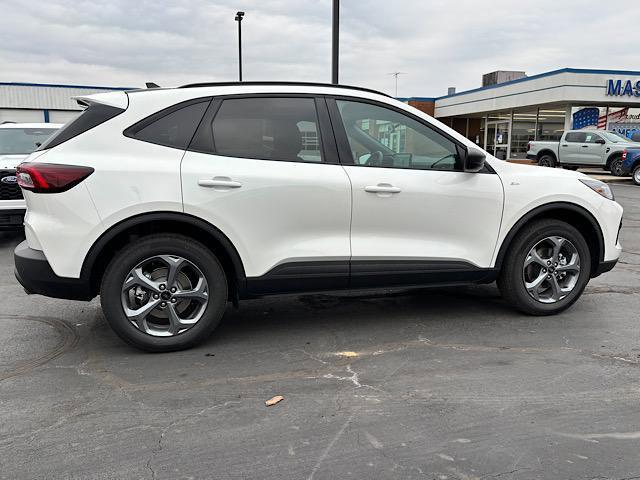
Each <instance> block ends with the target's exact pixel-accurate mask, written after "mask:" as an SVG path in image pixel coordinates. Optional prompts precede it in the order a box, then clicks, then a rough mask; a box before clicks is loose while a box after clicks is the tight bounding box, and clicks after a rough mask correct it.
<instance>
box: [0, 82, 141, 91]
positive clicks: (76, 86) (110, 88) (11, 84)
mask: <svg viewBox="0 0 640 480" xmlns="http://www.w3.org/2000/svg"><path fill="white" fill-rule="evenodd" d="M0 86H7V87H51V88H86V89H91V90H109V91H121V90H134V88H132V87H97V86H93V85H57V84H53V83H26V82H0Z"/></svg>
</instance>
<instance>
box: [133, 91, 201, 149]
mask: <svg viewBox="0 0 640 480" xmlns="http://www.w3.org/2000/svg"><path fill="white" fill-rule="evenodd" d="M212 99H213V97H212V96H207V97H198V98H191V99H189V100H185V101H183V102H179V103H176V104H174V105H171V106H169V107H166V108H163V109H162V110H158V111H157V112H154V113H152V114H151V115H149V116H147V117H145V118H143V119H142V120H138V121H137V122H136V123H134V124H133V125H130V126H129V127H127V128H125V129H124V131H123V132H122V134H123V135H124V136H125V137H129V138H132V139H134V140H137V141H139V142H145V143H151V144H153V145H160V146H162V147H167V148H174V149H176V150H181V151H185V150H186V148H180V147H176V146H175V145H167V144H166V143H160V142H152V141H151V140H143V139H141V138H138V137H137V134H138V133H139V132H140V130H142V129H143V128H145V127H148V126H149V125H151V124H152V123H154V122H156V121H158V120H160V119H162V118H164V117H166V116H167V115H171V114H172V113H174V112H176V111H178V110H181V109H183V108H185V107H188V106H190V105H195V104H197V103H206V102H209V105H207V108H205V111H204V114H203V116H202V117H201V118H200V120H198V125H196V129H195V131H194V132H193V135H192V136H191V139H190V140H189V142H188V143H187V148H188V146H189V145H190V144H191V142H192V141H193V137H194V136H195V134H196V132H197V131H198V129H199V128H200V123H201V122H202V119H203V118H204V117H205V116H206V114H207V112H208V110H209V108H210V107H211V103H212V102H211V100H212Z"/></svg>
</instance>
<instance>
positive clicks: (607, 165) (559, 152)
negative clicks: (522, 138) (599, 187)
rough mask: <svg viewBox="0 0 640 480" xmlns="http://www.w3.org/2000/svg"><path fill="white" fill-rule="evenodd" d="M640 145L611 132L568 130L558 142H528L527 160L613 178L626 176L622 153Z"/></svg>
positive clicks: (544, 165)
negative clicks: (605, 172) (591, 169)
mask: <svg viewBox="0 0 640 480" xmlns="http://www.w3.org/2000/svg"><path fill="white" fill-rule="evenodd" d="M626 148H640V143H638V142H633V141H631V140H629V139H628V138H627V137H624V136H622V135H619V134H617V133H613V132H606V131H601V130H600V131H596V130H568V131H566V132H564V133H563V134H562V137H561V138H560V141H559V142H542V141H533V142H529V145H528V146H527V158H528V159H529V160H535V161H536V162H537V163H538V165H540V166H542V167H564V168H568V169H571V170H575V169H577V168H578V167H602V168H603V169H605V170H610V171H611V173H612V174H614V175H616V176H623V175H625V172H624V168H623V166H622V152H623V151H624V150H625V149H626Z"/></svg>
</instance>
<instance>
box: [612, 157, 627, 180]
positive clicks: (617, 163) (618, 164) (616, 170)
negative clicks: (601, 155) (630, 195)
mask: <svg viewBox="0 0 640 480" xmlns="http://www.w3.org/2000/svg"><path fill="white" fill-rule="evenodd" d="M611 173H612V174H613V175H615V176H616V177H622V176H623V175H624V168H623V167H622V159H621V158H616V159H615V160H614V161H613V162H611Z"/></svg>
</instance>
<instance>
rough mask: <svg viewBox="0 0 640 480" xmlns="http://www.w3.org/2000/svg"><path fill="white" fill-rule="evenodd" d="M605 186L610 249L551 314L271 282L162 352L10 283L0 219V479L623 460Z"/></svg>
mask: <svg viewBox="0 0 640 480" xmlns="http://www.w3.org/2000/svg"><path fill="white" fill-rule="evenodd" d="M613 188H614V191H615V194H616V197H617V199H618V201H619V202H620V203H622V204H623V205H624V207H625V217H624V227H623V232H622V242H623V246H624V250H625V251H624V253H623V256H622V258H621V261H620V263H619V264H618V265H617V266H616V268H615V269H614V270H613V271H612V272H610V273H608V274H605V275H603V276H601V277H600V278H597V279H595V280H592V282H591V283H590V284H589V286H588V287H587V291H586V294H585V295H584V297H583V298H582V299H581V300H580V301H579V302H578V303H577V304H576V305H575V306H574V307H573V308H571V309H570V310H569V311H567V312H565V313H563V314H561V315H558V316H555V317H546V318H536V317H527V316H524V315H521V314H519V313H516V312H514V311H512V310H511V309H509V308H508V307H507V306H506V305H505V304H504V303H503V302H502V300H501V299H500V297H499V295H498V292H497V290H496V288H495V286H493V285H489V286H478V287H468V288H455V289H451V288H449V289H437V290H424V289H423V290H406V291H388V292H387V293H385V294H380V293H379V292H374V293H372V292H370V291H362V292H351V293H340V294H314V295H297V296H286V297H278V298H276V297H274V298H264V299H260V300H252V301H248V302H243V303H242V304H241V308H240V309H239V310H234V309H233V308H232V307H231V306H229V308H228V309H227V312H226V316H225V319H224V321H223V324H222V325H221V327H220V328H219V329H218V330H217V331H216V333H215V334H214V336H212V337H211V339H209V341H208V342H206V343H205V344H204V345H202V346H200V347H198V348H195V349H192V350H189V351H185V352H177V353H171V354H145V353H141V352H138V351H136V350H133V349H132V348H130V347H128V346H126V345H124V344H123V343H122V342H121V341H120V340H119V339H118V338H116V336H115V335H114V334H113V333H112V332H111V330H110V329H109V327H108V326H107V325H106V323H105V321H104V319H103V317H102V314H101V312H100V309H99V305H98V302H97V301H95V300H94V301H93V302H91V303H86V302H85V303H83V302H70V301H64V300H54V299H47V298H44V297H39V296H27V295H25V294H24V293H23V291H22V289H21V288H20V286H19V285H18V284H17V282H16V281H15V280H14V278H13V273H12V270H13V260H12V250H13V247H14V246H15V245H16V244H17V243H18V242H19V241H21V237H20V236H19V235H16V234H7V233H4V234H0V273H1V275H0V294H1V295H2V298H3V299H5V300H4V301H3V303H2V305H1V306H0V326H1V327H2V329H1V330H0V478H2V479H22V478H48V479H53V478H95V479H106V478H141V479H147V478H157V479H180V478H185V479H186V478H196V479H198V478H216V479H227V478H228V479H231V478H233V479H236V478H237V479H239V478H243V479H244V478H256V479H270V478H296V479H298V478H302V479H314V480H321V479H334V478H367V479H387V478H402V479H405V478H420V479H422V478H424V479H438V480H448V479H460V480H466V479H490V478H497V479H501V480H502V479H530V478H543V479H559V478H563V479H594V478H598V479H622V478H640V455H638V452H639V451H640V410H639V409H638V403H639V401H640V341H639V340H640V328H639V323H640V295H639V294H640V187H634V186H622V185H614V187H613ZM274 395H283V396H284V397H285V400H284V401H282V402H280V403H278V404H277V405H275V406H273V407H265V405H264V401H265V400H266V399H268V398H270V397H272V396H274Z"/></svg>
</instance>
